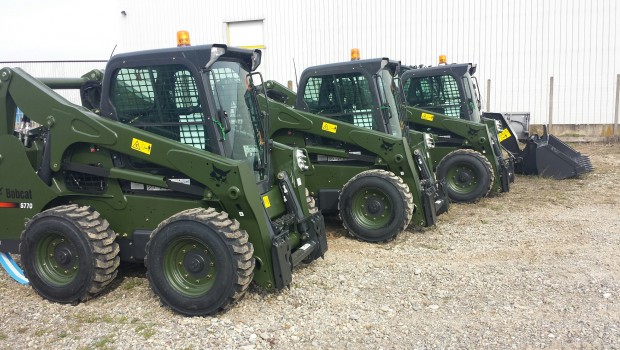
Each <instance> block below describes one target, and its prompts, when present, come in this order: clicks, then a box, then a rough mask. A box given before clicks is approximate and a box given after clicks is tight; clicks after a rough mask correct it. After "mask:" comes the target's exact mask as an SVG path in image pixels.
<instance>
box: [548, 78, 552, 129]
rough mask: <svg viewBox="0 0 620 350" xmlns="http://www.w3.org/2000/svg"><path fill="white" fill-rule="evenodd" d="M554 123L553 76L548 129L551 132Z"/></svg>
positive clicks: (550, 86) (550, 82) (550, 84)
mask: <svg viewBox="0 0 620 350" xmlns="http://www.w3.org/2000/svg"><path fill="white" fill-rule="evenodd" d="M552 125H553V76H552V77H551V78H549V125H548V126H547V131H548V132H549V134H551V126H552Z"/></svg>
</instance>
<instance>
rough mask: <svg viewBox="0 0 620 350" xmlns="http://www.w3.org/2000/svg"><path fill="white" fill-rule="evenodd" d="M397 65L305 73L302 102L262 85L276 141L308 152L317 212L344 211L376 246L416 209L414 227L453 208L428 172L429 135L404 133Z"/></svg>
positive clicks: (356, 231)
mask: <svg viewBox="0 0 620 350" xmlns="http://www.w3.org/2000/svg"><path fill="white" fill-rule="evenodd" d="M388 66H389V67H388ZM394 66H395V62H390V61H389V60H388V59H378V60H365V61H358V62H354V63H351V62H346V63H343V64H340V63H339V64H329V65H324V66H316V67H311V68H307V69H306V70H304V72H303V73H302V75H301V79H300V82H299V90H298V91H299V94H298V95H297V94H295V93H294V92H292V91H290V90H288V89H287V88H285V87H284V86H282V85H281V84H278V83H277V82H274V81H267V82H265V83H264V84H263V85H264V86H265V87H266V94H267V96H268V97H269V99H268V101H269V103H267V104H266V105H265V106H264V107H265V108H266V109H268V111H269V115H270V117H271V119H270V128H269V130H271V132H272V134H271V136H272V137H273V138H274V139H275V140H277V141H280V142H282V143H286V144H289V145H294V146H297V147H304V148H305V149H306V150H307V151H308V153H309V157H310V160H311V162H312V163H313V164H314V172H312V173H307V176H306V178H307V181H308V182H307V184H308V188H309V189H310V191H311V192H312V194H313V195H314V196H316V197H317V199H318V200H317V203H318V207H319V208H320V209H321V210H323V211H324V212H326V213H328V212H339V214H340V218H341V219H342V221H343V224H344V226H345V227H346V228H347V230H348V231H349V233H350V234H351V235H353V236H355V237H357V238H359V239H362V240H366V241H373V242H376V241H386V240H390V239H393V238H394V237H395V236H396V235H397V234H398V233H399V232H400V231H402V230H403V229H404V228H406V226H407V224H408V218H407V217H411V210H412V209H413V208H415V211H414V212H413V219H412V222H413V225H415V226H418V227H425V226H430V225H433V224H434V223H435V222H436V216H437V215H438V214H441V213H442V212H445V211H446V210H447V208H448V203H449V201H448V198H447V196H446V195H445V193H443V189H442V187H441V186H439V185H438V184H437V183H436V181H435V177H434V173H433V172H432V171H431V168H430V161H429V160H428V148H429V147H432V140H431V138H430V135H427V136H428V137H425V136H424V134H421V133H420V134H419V135H417V134H416V135H415V136H416V137H410V135H409V133H403V132H402V126H401V122H400V119H399V111H398V105H397V103H396V100H395V99H394V96H393V94H392V91H390V87H391V86H392V75H391V74H390V72H389V70H388V69H389V68H393V67H394ZM420 135H421V137H420ZM411 142H415V144H412V143H411ZM411 197H413V198H412V199H413V206H412V205H411V204H409V203H407V202H408V201H411ZM402 199H405V203H403V201H402Z"/></svg>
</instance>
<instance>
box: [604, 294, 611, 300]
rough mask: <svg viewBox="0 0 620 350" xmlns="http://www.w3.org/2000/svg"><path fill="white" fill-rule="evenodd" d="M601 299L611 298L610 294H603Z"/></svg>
mask: <svg viewBox="0 0 620 350" xmlns="http://www.w3.org/2000/svg"><path fill="white" fill-rule="evenodd" d="M603 298H605V299H609V298H611V293H603Z"/></svg>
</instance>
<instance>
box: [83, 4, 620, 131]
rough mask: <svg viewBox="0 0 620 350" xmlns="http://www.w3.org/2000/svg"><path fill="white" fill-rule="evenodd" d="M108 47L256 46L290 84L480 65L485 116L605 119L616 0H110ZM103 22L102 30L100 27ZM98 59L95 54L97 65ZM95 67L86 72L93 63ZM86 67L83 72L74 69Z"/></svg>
mask: <svg viewBox="0 0 620 350" xmlns="http://www.w3.org/2000/svg"><path fill="white" fill-rule="evenodd" d="M110 6H119V8H118V22H117V23H110V24H109V25H112V26H114V25H117V26H119V27H118V28H120V30H119V31H118V32H119V33H120V38H119V39H118V47H117V49H116V52H117V53H118V52H127V51H134V50H141V49H151V48H160V47H171V46H174V45H175V44H176V42H175V40H176V32H177V31H178V30H181V29H183V30H188V31H189V32H190V35H191V40H192V44H194V45H196V44H207V43H213V42H218V43H228V44H230V45H234V46H246V47H257V48H261V49H262V50H263V63H262V65H261V67H260V68H259V70H260V71H261V72H262V73H263V75H264V77H265V79H274V80H277V81H280V82H282V83H284V84H285V83H286V82H287V81H288V80H292V81H295V76H296V73H295V70H296V71H297V75H298V76H299V75H300V74H301V71H302V70H303V69H304V68H306V67H308V66H311V65H316V64H324V63H330V62H336V61H342V60H348V59H349V52H350V49H351V48H353V47H357V48H359V49H360V51H361V53H362V58H371V57H390V58H392V59H398V60H401V61H402V62H403V63H404V64H433V65H435V64H436V63H437V57H438V56H439V55H440V54H446V55H447V57H448V61H449V62H473V63H477V64H478V71H477V74H476V75H477V77H478V80H479V81H480V85H481V86H480V89H481V92H482V96H483V99H485V98H486V96H487V91H485V90H486V89H487V81H488V80H489V79H490V87H491V88H490V90H489V101H483V106H486V105H487V102H488V103H489V105H490V110H491V111H502V112H517V111H519V112H525V111H528V112H530V113H531V117H532V123H533V124H543V123H546V122H547V121H548V115H549V90H550V84H549V82H550V77H552V76H553V78H554V79H553V81H554V86H553V90H554V94H553V106H552V107H553V123H554V124H607V125H611V124H614V117H615V113H617V112H615V108H616V103H617V102H616V94H617V89H618V86H617V85H618V84H619V79H620V78H618V77H619V74H620V40H619V39H618V38H619V37H620V29H619V28H620V25H619V24H618V22H617V19H618V18H620V3H618V2H617V1H616V0H592V1H587V2H586V1H579V0H550V1H536V0H512V1H510V0H452V1H451V0H433V1H423V0H384V1H369V0H368V1H367V0H314V1H301V0H287V1H284V0H272V1H268V0H253V1H247V0H228V1H220V2H213V1H202V0H179V1H170V0H119V1H118V2H114V3H110ZM100 25H107V24H103V23H102V24H100ZM104 59H105V58H104ZM93 68H94V67H93ZM85 72H86V71H85V70H83V69H81V70H79V71H78V72H76V73H75V74H77V75H81V74H83V73H85Z"/></svg>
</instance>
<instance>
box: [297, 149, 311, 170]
mask: <svg viewBox="0 0 620 350" xmlns="http://www.w3.org/2000/svg"><path fill="white" fill-rule="evenodd" d="M295 159H296V160H297V166H298V167H299V169H301V171H306V170H308V169H310V165H309V161H308V156H307V155H306V152H304V151H303V150H301V149H299V148H298V149H297V150H295Z"/></svg>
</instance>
